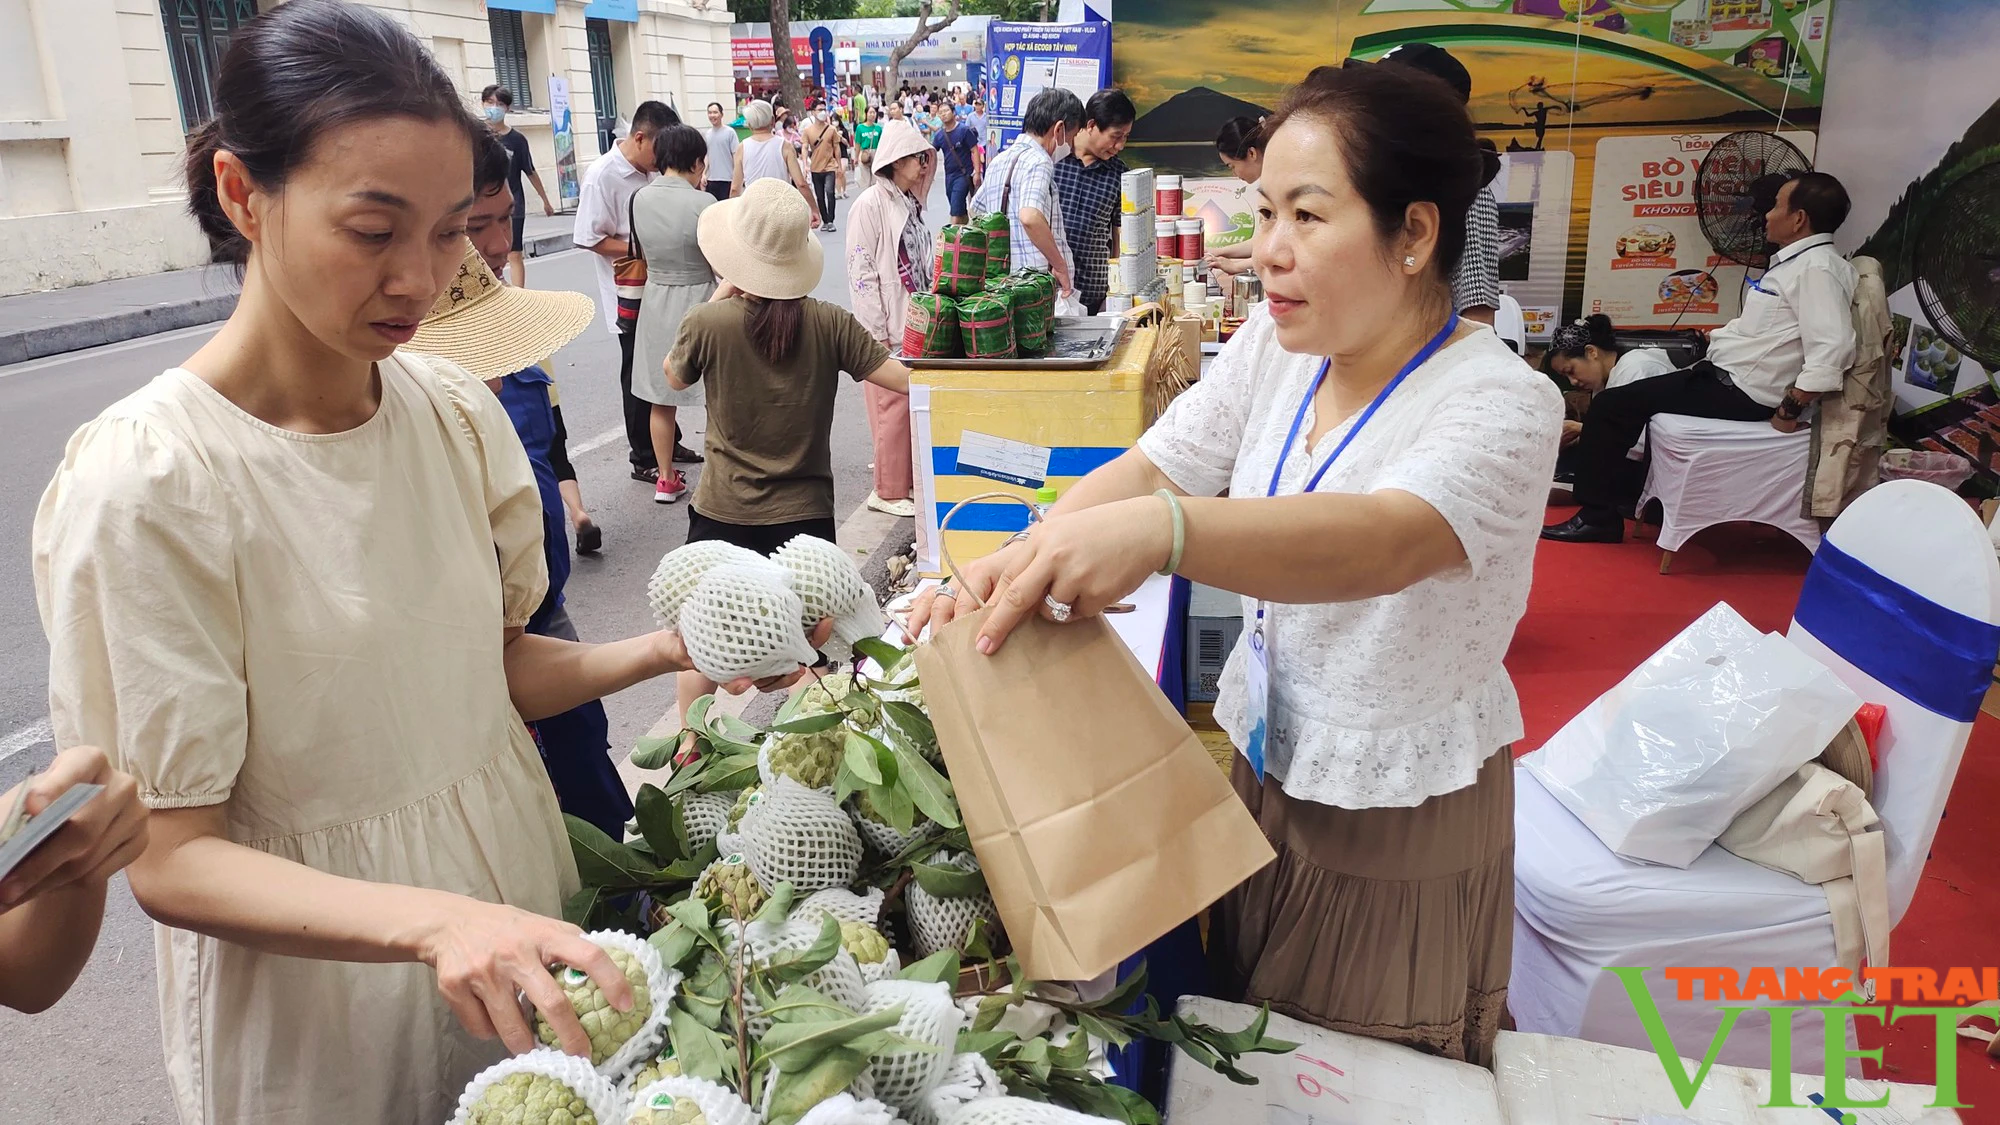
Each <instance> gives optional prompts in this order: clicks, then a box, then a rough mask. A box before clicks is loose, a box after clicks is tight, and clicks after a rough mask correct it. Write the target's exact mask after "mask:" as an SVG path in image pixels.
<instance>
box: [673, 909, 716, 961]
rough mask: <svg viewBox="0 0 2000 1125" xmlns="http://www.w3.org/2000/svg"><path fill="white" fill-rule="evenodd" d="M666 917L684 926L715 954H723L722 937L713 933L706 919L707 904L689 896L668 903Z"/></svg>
mask: <svg viewBox="0 0 2000 1125" xmlns="http://www.w3.org/2000/svg"><path fill="white" fill-rule="evenodd" d="M666 914H667V917H669V918H672V919H673V920H674V921H676V922H679V923H680V924H681V925H683V926H686V927H687V929H688V932H690V933H692V934H694V936H695V937H697V938H699V939H700V940H702V941H704V942H706V943H707V944H708V946H709V948H711V949H713V950H715V951H716V952H717V953H721V952H723V948H724V947H723V944H722V935H720V934H718V933H716V932H715V927H714V926H713V925H712V924H710V922H709V917H708V904H707V903H705V902H703V901H702V900H700V899H698V898H695V897H694V896H692V895H690V896H688V897H687V898H684V899H682V900H680V901H679V902H674V903H669V904H667V907H666Z"/></svg>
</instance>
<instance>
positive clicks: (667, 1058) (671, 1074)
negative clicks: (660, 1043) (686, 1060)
mask: <svg viewBox="0 0 2000 1125" xmlns="http://www.w3.org/2000/svg"><path fill="white" fill-rule="evenodd" d="M680 1076H681V1061H680V1060H679V1059H677V1058H674V1057H673V1054H672V1051H671V1049H670V1048H663V1049H662V1050H661V1051H660V1055H659V1057H657V1058H654V1059H651V1060H649V1061H648V1062H647V1063H646V1065H645V1066H642V1067H640V1068H639V1071H638V1073H637V1074H634V1075H633V1076H632V1089H634V1090H643V1089H645V1088H646V1087H648V1086H651V1085H652V1084H653V1083H655V1082H658V1081H659V1080H660V1079H662V1078H679V1077H680Z"/></svg>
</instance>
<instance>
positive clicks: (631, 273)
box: [611, 192, 646, 332]
mask: <svg viewBox="0 0 2000 1125" xmlns="http://www.w3.org/2000/svg"><path fill="white" fill-rule="evenodd" d="M638 202H639V193H638V192H633V193H632V198H631V199H628V200H626V201H625V245H626V246H627V247H629V250H628V251H627V252H626V253H625V254H624V255H622V256H620V257H618V258H616V259H614V260H613V261H612V263H611V277H612V284H613V285H614V286H615V287H616V289H617V293H618V330H619V331H620V332H632V331H635V330H636V329H637V328H638V327H639V302H640V300H641V299H643V298H644V297H645V296H646V251H645V250H644V249H643V248H641V247H640V245H639V226H638V224H637V223H634V222H633V221H632V215H633V207H634V205H635V204H637V203H638Z"/></svg>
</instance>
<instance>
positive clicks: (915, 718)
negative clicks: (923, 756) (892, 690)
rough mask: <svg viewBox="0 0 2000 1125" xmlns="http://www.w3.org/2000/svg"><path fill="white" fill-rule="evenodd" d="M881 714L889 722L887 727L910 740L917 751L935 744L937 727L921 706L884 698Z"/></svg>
mask: <svg viewBox="0 0 2000 1125" xmlns="http://www.w3.org/2000/svg"><path fill="white" fill-rule="evenodd" d="M882 715H883V717H884V718H885V719H887V720H888V722H889V729H890V730H892V731H895V732H896V733H898V734H901V735H902V736H903V737H904V738H906V739H908V740H910V742H911V744H912V745H913V746H914V747H915V748H916V749H917V750H919V751H922V750H928V749H930V748H932V747H934V746H936V745H937V728H936V727H935V726H933V725H932V724H931V717H930V716H929V715H926V714H924V712H923V708H921V707H918V706H917V705H916V704H914V703H909V702H906V701H904V700H901V699H890V700H885V701H883V703H882Z"/></svg>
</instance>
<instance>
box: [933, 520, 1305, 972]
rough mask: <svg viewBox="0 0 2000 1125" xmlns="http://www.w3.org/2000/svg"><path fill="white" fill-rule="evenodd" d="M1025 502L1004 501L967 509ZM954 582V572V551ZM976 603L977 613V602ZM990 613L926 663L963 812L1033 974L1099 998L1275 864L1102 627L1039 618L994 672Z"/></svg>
mask: <svg viewBox="0 0 2000 1125" xmlns="http://www.w3.org/2000/svg"><path fill="white" fill-rule="evenodd" d="M993 499H999V500H1012V501H1015V502H1017V503H1021V504H1023V505H1026V501H1024V500H1022V499H1021V498H1020V497H1019V496H1015V495H1013V494H1012V493H1000V492H991V493H986V494H984V495H980V496H974V497H972V498H970V499H968V500H964V501H960V502H959V503H958V504H957V505H956V506H954V507H953V509H952V513H950V514H948V515H947V516H946V518H945V520H944V521H943V525H944V526H940V528H939V531H940V532H942V531H943V530H944V529H945V526H948V525H949V524H950V522H951V521H950V515H951V514H956V513H958V512H962V511H964V510H965V509H966V508H968V507H972V506H974V505H975V504H976V503H977V502H978V501H983V500H993ZM944 562H945V567H946V569H947V570H955V569H956V566H955V564H954V563H953V561H952V558H951V549H950V547H948V546H947V547H945V548H944ZM959 589H960V590H961V592H962V593H964V594H966V595H972V596H973V597H974V598H975V600H977V595H974V594H973V591H972V590H971V589H969V588H967V587H964V586H961V587H959ZM989 611H990V607H988V606H985V605H983V604H982V605H981V606H980V608H979V609H977V610H975V611H973V612H972V613H971V614H969V615H967V616H965V617H962V618H960V619H958V620H956V621H953V622H952V623H951V624H949V625H947V626H945V627H944V628H942V629H940V630H938V631H937V632H936V634H935V635H934V636H933V637H932V638H931V640H929V641H928V642H926V643H923V644H921V645H919V646H918V647H917V650H916V661H917V671H918V675H919V676H920V677H921V679H922V681H923V684H924V693H925V698H926V700H927V701H928V703H929V704H930V708H931V717H932V720H933V722H934V725H935V726H936V728H937V736H938V746H939V748H940V749H941V750H943V752H944V758H945V764H946V765H947V766H948V767H949V771H950V774H951V781H952V786H953V788H954V789H955V790H956V791H957V794H958V801H959V811H960V813H961V814H962V815H963V817H964V820H965V827H966V830H967V832H968V833H969V834H970V836H971V837H972V848H973V851H974V852H975V853H977V854H978V856H979V866H980V868H981V869H982V870H983V871H984V872H985V874H986V883H987V886H988V888H990V889H991V891H992V893H993V901H994V904H995V905H996V906H998V907H999V910H1000V920H1001V922H1002V924H1003V925H1004V926H1005V927H1006V931H1007V936H1008V937H1009V939H1011V940H1012V941H1013V943H1014V951H1015V953H1016V954H1017V955H1018V956H1019V957H1020V959H1021V967H1022V970H1023V971H1024V973H1025V974H1026V975H1027V976H1028V977H1029V978H1032V979H1035V980H1090V979H1092V978H1095V977H1097V976H1098V975H1100V974H1102V973H1104V972H1105V971H1107V970H1109V969H1112V968H1115V967H1116V966H1117V965H1118V964H1119V962H1121V961H1123V960H1124V959H1125V958H1126V957H1129V956H1131V955H1132V954H1134V953H1136V952H1138V951H1139V950H1141V949H1143V948H1145V946H1146V945H1147V944H1148V943H1150V942H1152V941H1153V940H1155V939H1156V938H1158V937H1159V936H1160V935H1162V934H1164V933H1166V932H1167V931H1168V930H1171V929H1173V928H1174V927H1175V926H1177V925H1179V924H1181V923H1182V922H1184V921H1186V920H1187V919H1189V918H1192V917H1194V915H1195V914H1196V913H1198V912H1199V911H1200V910H1201V909H1202V908H1203V907H1206V906H1208V905H1209V904H1210V903H1212V902H1214V901H1215V900H1216V899H1218V898H1221V897H1222V896H1223V895H1224V894H1226V893H1227V892H1229V891H1230V890H1231V889H1232V888H1234V887H1235V886H1236V885H1237V884H1238V883H1241V882H1242V881H1243V880H1245V879H1247V878H1249V877H1250V876H1251V875H1252V874H1255V873H1256V872H1257V871H1258V870H1259V869H1261V868H1262V867H1264V865H1266V864H1268V863H1270V862H1271V861H1272V860H1273V859H1275V858H1276V854H1275V853H1274V852H1273V851H1272V850H1271V845H1270V844H1269V843H1268V842H1267V841H1266V840H1265V839H1264V833H1263V830H1262V829H1260V828H1259V827H1258V826H1257V822H1256V821H1255V820H1254V819H1253V818H1252V817H1251V815H1250V811H1249V810H1248V809H1246V808H1244V807H1243V802H1242V801H1240V800H1238V799H1237V797H1236V793H1235V791H1234V790H1232V789H1231V788H1230V787H1229V783H1228V782H1227V781H1224V780H1223V778H1222V775H1221V773H1219V772H1218V771H1217V770H1216V768H1215V762H1214V760H1213V759H1212V758H1210V757H1209V756H1208V751H1207V750H1205V749H1203V748H1202V744H1201V741H1200V739H1198V738H1196V737H1195V734H1194V732H1193V731H1192V730H1190V729H1188V725H1187V720H1186V719H1184V718H1182V717H1181V715H1180V713H1179V712H1177V711H1175V710H1174V707H1173V704H1171V703H1169V702H1167V697H1166V696H1165V695H1164V694H1163V693H1162V692H1161V691H1160V687H1159V685H1158V684H1157V683H1155V682H1154V681H1153V677H1152V676H1151V675H1150V674H1149V673H1147V672H1146V671H1145V669H1143V668H1141V667H1140V666H1139V661H1138V659H1137V658H1136V657H1134V656H1133V655H1132V651H1131V650H1130V649H1129V648H1127V647H1125V642H1123V641H1121V640H1119V638H1118V634H1117V633H1116V632H1114V631H1113V630H1112V628H1111V626H1110V625H1109V624H1108V623H1106V621H1105V619H1104V618H1103V617H1090V618H1083V619H1079V620H1076V621H1071V622H1069V623H1067V624H1062V625H1058V624H1055V623H1054V622H1051V621H1047V620H1044V619H1043V618H1041V617H1040V616H1032V617H1029V618H1027V619H1025V620H1023V621H1022V622H1021V624H1020V625H1019V626H1018V627H1017V628H1016V629H1015V630H1014V632H1013V634H1012V635H1011V636H1009V637H1008V639H1007V643H1006V644H1005V645H1004V646H1002V647H1001V649H1000V651H999V652H996V653H994V654H993V655H992V656H984V655H981V654H980V652H979V651H978V649H977V648H975V647H974V646H975V644H976V642H977V641H978V638H979V629H980V626H981V625H983V624H984V623H985V621H986V617H987V614H988V612H989Z"/></svg>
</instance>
